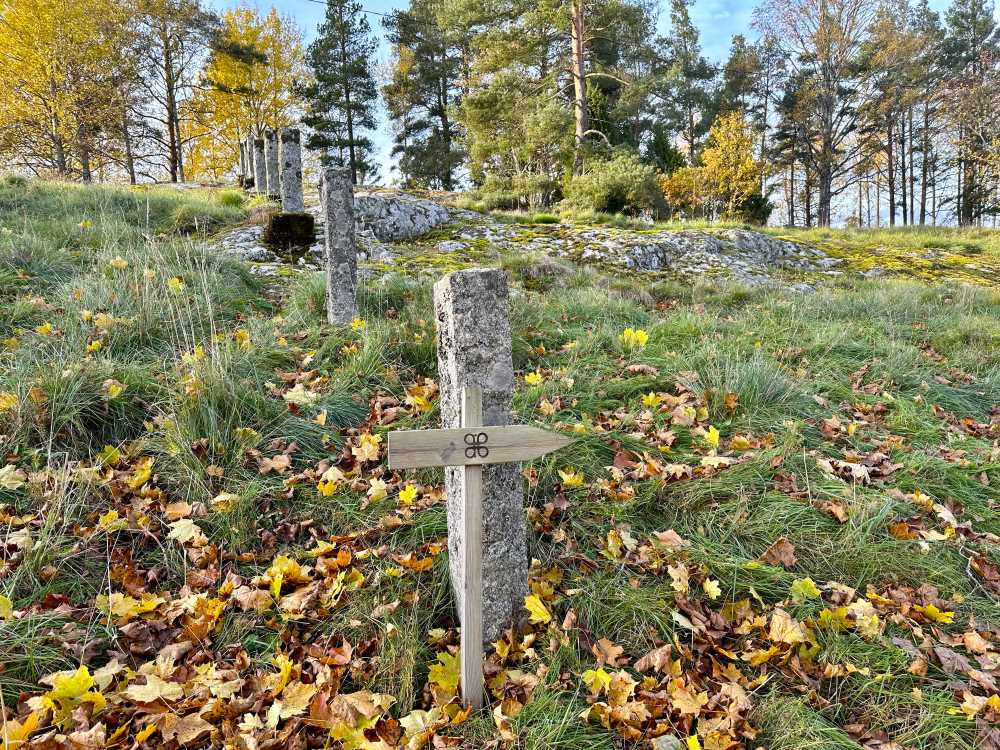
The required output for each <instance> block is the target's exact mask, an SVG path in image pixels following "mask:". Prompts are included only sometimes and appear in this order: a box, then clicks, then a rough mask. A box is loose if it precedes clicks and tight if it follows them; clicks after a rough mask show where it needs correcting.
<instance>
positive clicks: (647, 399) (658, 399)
mask: <svg viewBox="0 0 1000 750" xmlns="http://www.w3.org/2000/svg"><path fill="white" fill-rule="evenodd" d="M661 403H663V396H661V395H660V394H659V393H655V392H653V391H650V392H649V393H647V394H646V395H645V396H643V397H642V405H643V406H646V407H648V408H650V409H653V408H655V407H657V406H659V405H660V404H661Z"/></svg>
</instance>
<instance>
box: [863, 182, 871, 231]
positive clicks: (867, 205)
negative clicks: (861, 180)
mask: <svg viewBox="0 0 1000 750" xmlns="http://www.w3.org/2000/svg"><path fill="white" fill-rule="evenodd" d="M865 213H866V214H867V219H868V221H866V222H865V226H866V227H868V229H871V227H872V181H871V175H869V179H868V180H867V181H866V182H865Z"/></svg>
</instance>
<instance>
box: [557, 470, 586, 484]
mask: <svg viewBox="0 0 1000 750" xmlns="http://www.w3.org/2000/svg"><path fill="white" fill-rule="evenodd" d="M558 471H559V479H561V480H562V485H563V487H579V486H580V485H581V484H583V474H580V473H578V472H577V470H576V469H573V468H569V469H566V470H565V471H563V470H562V469H559V470H558Z"/></svg>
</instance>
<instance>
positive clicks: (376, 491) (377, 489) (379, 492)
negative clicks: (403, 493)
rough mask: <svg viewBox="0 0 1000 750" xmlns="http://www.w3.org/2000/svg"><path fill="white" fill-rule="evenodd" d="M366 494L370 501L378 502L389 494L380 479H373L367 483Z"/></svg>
mask: <svg viewBox="0 0 1000 750" xmlns="http://www.w3.org/2000/svg"><path fill="white" fill-rule="evenodd" d="M367 494H368V497H369V498H370V499H371V501H372V502H378V501H379V500H382V499H383V498H384V497H386V495H388V494H389V490H388V488H387V486H386V483H385V482H383V481H382V480H381V479H373V480H371V482H370V483H369V485H368V493H367Z"/></svg>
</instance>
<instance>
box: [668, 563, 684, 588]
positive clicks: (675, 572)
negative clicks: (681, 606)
mask: <svg viewBox="0 0 1000 750" xmlns="http://www.w3.org/2000/svg"><path fill="white" fill-rule="evenodd" d="M667 573H669V574H670V580H671V584H670V588H672V589H673V590H674V591H676V592H677V593H678V594H686V593H687V592H688V569H687V566H686V565H685V564H684V563H682V562H679V563H677V564H676V565H668V566H667Z"/></svg>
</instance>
